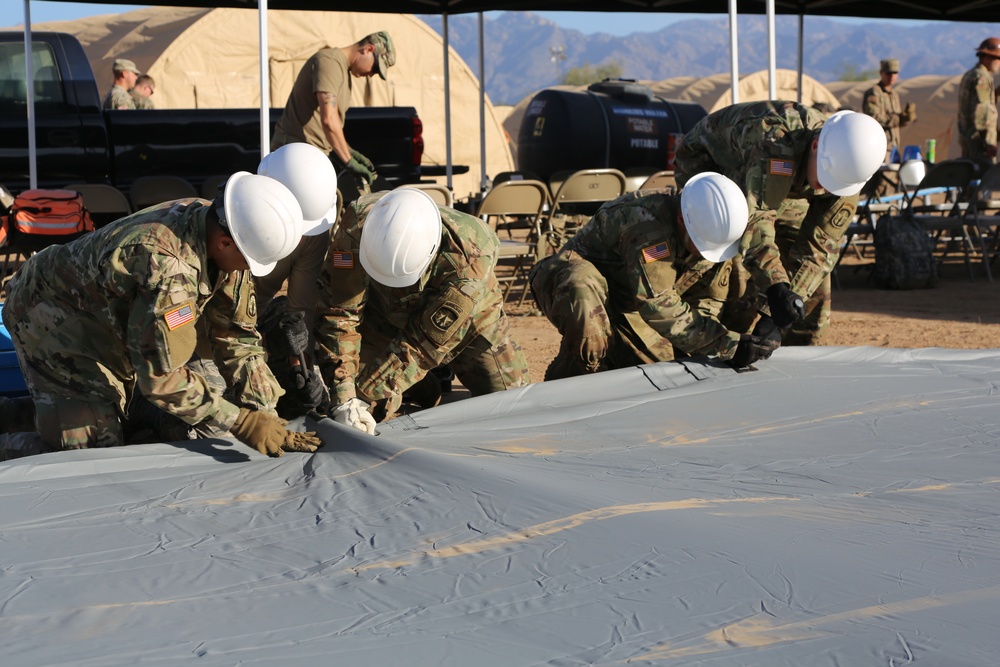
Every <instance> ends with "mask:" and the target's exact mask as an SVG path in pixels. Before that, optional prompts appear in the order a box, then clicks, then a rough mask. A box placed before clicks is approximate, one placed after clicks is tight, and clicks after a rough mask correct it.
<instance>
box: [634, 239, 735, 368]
mask: <svg viewBox="0 0 1000 667" xmlns="http://www.w3.org/2000/svg"><path fill="white" fill-rule="evenodd" d="M627 261H628V264H629V265H630V266H629V267H628V269H629V273H630V274H631V275H632V276H634V280H636V283H637V289H636V292H637V302H638V306H639V307H638V312H639V315H640V317H642V319H643V321H645V322H646V324H648V325H649V326H650V327H652V328H653V330H654V331H656V332H657V333H658V334H660V335H661V336H663V337H664V338H666V339H667V340H669V341H670V344H671V345H673V346H674V347H675V348H677V349H679V350H681V351H683V352H685V353H686V354H710V355H712V354H714V355H716V356H719V357H721V358H723V359H728V358H730V357H732V356H733V354H734V353H735V352H736V344H737V343H739V334H734V333H732V332H730V331H729V330H728V329H726V328H725V327H724V326H722V324H721V323H720V322H719V320H718V318H717V314H718V313H717V312H716V313H715V316H713V315H712V310H711V308H709V309H708V310H704V309H702V308H699V307H694V308H692V307H691V305H689V304H688V303H687V302H686V301H685V300H684V299H683V298H682V295H681V293H680V292H679V291H678V289H677V279H678V276H677V269H676V267H675V266H674V263H673V262H671V261H669V260H668V259H666V260H664V259H661V260H657V261H646V260H645V258H644V257H643V256H642V253H641V251H636V252H635V253H634V255H632V256H630V257H629V258H628V260H627ZM712 273H713V275H714V270H712ZM702 280H706V278H705V277H703V278H702ZM709 280H710V279H709ZM720 307H721V304H720Z"/></svg>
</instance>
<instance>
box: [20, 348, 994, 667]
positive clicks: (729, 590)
mask: <svg viewBox="0 0 1000 667" xmlns="http://www.w3.org/2000/svg"><path fill="white" fill-rule="evenodd" d="M998 383H1000V350H992V351H955V350H884V349H875V348H851V349H837V348H813V349H799V350H794V349H782V350H779V351H778V353H776V354H775V356H774V357H773V358H772V359H771V360H770V361H769V362H766V363H762V364H760V365H759V370H758V371H756V372H749V373H741V374H736V373H735V372H733V371H731V370H729V369H728V368H723V367H718V366H712V365H704V364H699V363H686V364H681V363H671V364H657V365H654V366H644V367H641V368H631V369H625V370H621V371H614V372H610V373H604V374H601V375H599V376H595V377H590V378H579V379H573V380H564V381H559V382H551V383H544V384H536V385H532V386H530V387H527V388H525V389H521V390H513V391H509V392H506V393H503V394H497V395H493V396H487V397H483V398H479V399H471V400H467V401H461V402H458V403H453V404H450V405H445V406H442V407H439V408H435V409H433V410H428V411H424V412H422V413H418V414H416V415H413V416H411V417H410V418H405V419H401V420H397V421H395V422H390V423H389V424H385V425H382V433H381V435H380V436H379V437H369V436H366V435H364V434H361V433H356V432H353V431H348V430H346V429H342V428H341V427H340V426H339V425H336V424H333V423H332V422H328V421H324V422H322V423H321V424H320V425H319V428H320V430H321V431H322V432H323V434H324V436H325V439H326V441H327V442H328V443H329V444H328V445H327V446H326V447H325V448H324V449H323V450H321V451H320V452H319V453H317V454H315V455H302V454H289V455H286V456H285V457H284V458H281V459H266V458H264V457H261V456H260V455H258V454H257V453H256V452H251V451H250V450H249V449H247V448H245V447H243V446H241V445H231V444H229V443H223V442H221V441H220V442H215V443H213V442H207V441H200V442H194V443H187V444H186V445H185V446H180V445H169V444H155V445H140V446H132V447H124V448H118V449H110V450H89V451H80V452H63V453H58V454H50V455H46V456H41V457H36V458H34V459H21V460H19V461H13V462H9V463H4V464H0V655H2V656H3V660H2V662H3V664H4V665H5V666H6V667H11V666H12V665H70V664H72V665H85V666H86V665H93V666H98V665H100V666H101V667H106V666H109V665H136V664H155V665H169V664H181V663H196V664H205V665H236V664H239V665H407V666H410V665H474V666H475V667H485V666H487V665H498V666H505V667H506V666H510V665H540V664H551V665H581V664H608V665H610V664H615V665H620V664H625V663H629V664H651V663H656V664H677V665H681V664H683V665H693V664H697V665H767V666H768V667H773V666H776V665H794V666H796V667H802V666H803V665H809V666H815V665H851V666H857V665H878V666H886V665H906V664H917V665H923V664H927V665H949V666H950V667H956V666H960V665H986V664H995V662H996V659H997V657H996V656H997V655H998V653H1000V636H998V632H997V630H998V625H997V624H998V621H997V618H998V616H997V612H998V609H1000V539H998V538H1000V520H998V514H1000V502H998V501H1000V466H998V443H1000V401H998V398H997V389H998ZM310 425H311V423H310Z"/></svg>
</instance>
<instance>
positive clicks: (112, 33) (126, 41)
mask: <svg viewBox="0 0 1000 667" xmlns="http://www.w3.org/2000/svg"><path fill="white" fill-rule="evenodd" d="M257 16H258V15H257V11H256V10H250V9H226V8H222V9H191V8H181V7H149V8H146V9H140V10H136V11H132V12H127V13H124V14H110V15H105V16H94V17H89V18H84V19H77V20H74V21H54V22H49V23H40V24H37V25H35V26H34V29H36V30H58V31H63V32H68V33H71V34H74V35H76V37H77V38H78V39H79V40H80V42H81V43H82V44H83V46H84V49H85V50H86V52H87V56H88V58H89V59H90V63H91V66H92V67H93V68H94V72H95V73H96V76H97V81H98V86H100V87H101V88H102V90H103V88H105V87H109V86H110V85H111V63H112V61H113V60H114V59H115V58H130V59H132V60H134V61H135V63H136V65H137V66H138V67H139V69H141V70H143V71H144V72H148V73H149V74H150V75H151V76H152V77H153V78H154V79H155V80H156V96H155V97H154V101H155V102H156V105H157V107H158V108H167V109H169V108H250V107H258V106H260V91H259V85H258V81H259V64H258V62H259V60H258V50H259V49H258V46H259V44H258V27H257ZM268 19H269V20H268V41H269V56H268V62H269V71H270V89H271V95H270V98H271V99H270V104H271V106H272V107H284V105H285V100H286V99H287V97H288V93H289V91H290V90H291V85H292V82H293V81H294V78H295V75H296V74H297V73H298V70H299V69H300V68H301V67H302V64H303V63H304V62H305V60H306V59H307V58H309V56H311V55H312V54H313V53H315V52H316V51H317V50H318V49H319V48H321V47H323V46H344V45H347V44H352V43H354V42H355V41H357V40H358V39H359V38H361V37H364V36H365V35H367V34H369V33H372V32H375V31H378V30H387V31H389V33H390V34H391V35H392V36H393V41H394V42H395V45H396V51H397V59H396V65H395V66H394V67H393V68H392V69H391V70H390V71H389V81H382V79H380V78H379V77H372V78H370V79H354V84H355V85H354V99H353V102H352V104H354V105H355V106H361V105H369V106H385V105H398V106H413V107H416V109H417V113H418V114H419V115H420V118H421V120H422V121H423V124H424V141H425V151H424V160H423V163H424V164H425V165H443V164H445V162H446V154H445V117H444V62H443V51H444V48H443V42H442V40H441V37H440V36H439V35H438V34H437V33H436V32H434V31H433V30H432V29H431V28H430V27H429V26H427V24H425V23H424V22H423V21H420V20H419V19H417V18H416V17H414V16H410V15H404V14H369V13H355V12H306V11H278V10H272V11H270V12H268ZM449 53H450V63H451V67H450V70H451V72H450V74H451V82H450V88H451V119H452V122H451V131H452V162H453V164H456V165H468V166H469V172H468V173H467V174H463V175H456V176H454V179H453V184H454V190H455V195H456V197H459V198H461V197H464V196H466V195H468V194H469V193H472V192H478V190H479V183H480V180H481V178H480V156H479V141H478V137H479V88H478V86H479V83H478V80H477V79H476V77H475V75H474V74H473V73H472V71H471V70H470V69H469V67H468V66H467V65H466V64H465V62H463V61H462V59H461V58H460V57H459V56H458V54H457V53H456V52H455V51H454V50H450V52H449ZM472 137H475V138H476V140H475V141H472V140H470V138H472ZM486 156H487V162H486V168H487V173H489V174H490V175H493V174H496V173H498V172H501V171H507V170H510V169H513V165H514V162H513V158H512V157H511V153H510V149H509V147H508V145H507V141H506V139H505V136H504V130H503V126H502V125H501V124H500V121H499V120H498V118H497V116H496V115H495V114H494V112H493V107H492V105H491V104H490V103H489V101H488V100H487V104H486ZM436 180H438V181H441V182H444V181H445V178H444V177H440V178H438V179H436Z"/></svg>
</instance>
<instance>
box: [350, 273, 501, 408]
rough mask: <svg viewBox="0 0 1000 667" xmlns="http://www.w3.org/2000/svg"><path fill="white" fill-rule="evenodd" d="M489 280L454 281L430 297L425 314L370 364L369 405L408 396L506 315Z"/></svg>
mask: <svg viewBox="0 0 1000 667" xmlns="http://www.w3.org/2000/svg"><path fill="white" fill-rule="evenodd" d="M491 292H492V290H491V289H490V286H489V283H488V281H486V280H453V281H448V282H445V283H443V284H441V285H440V286H439V287H437V288H436V289H434V291H433V292H432V293H430V294H428V295H426V297H425V306H424V308H423V311H422V312H420V313H419V314H417V315H416V316H415V317H413V318H412V319H411V320H410V321H409V322H408V323H407V326H406V327H405V328H404V329H402V330H401V331H400V332H399V333H398V334H397V335H396V337H395V338H393V339H392V341H390V343H389V345H388V346H387V347H386V349H384V350H381V351H380V352H379V353H378V354H377V355H375V357H374V358H373V359H372V360H371V361H369V362H367V363H366V365H365V369H364V371H363V372H362V373H361V375H360V376H359V377H358V379H357V383H356V384H357V392H358V394H359V395H361V396H362V397H363V398H365V399H366V400H369V401H377V400H380V399H383V398H389V397H392V396H401V395H402V393H403V392H404V391H405V390H406V389H408V388H409V387H411V386H413V385H414V384H416V383H417V382H419V381H420V380H421V379H422V378H423V377H424V375H426V374H427V372H428V371H429V370H431V369H432V368H434V367H436V366H440V365H441V364H443V363H445V361H446V360H447V359H449V358H450V357H452V356H453V354H454V352H455V349H456V348H457V347H458V346H459V345H460V344H461V343H463V342H464V341H466V340H469V339H470V337H471V336H472V335H474V333H475V332H477V331H480V330H482V329H483V328H484V326H485V325H486V324H489V323H492V322H494V321H496V320H497V319H498V317H499V315H500V312H501V310H500V308H499V307H496V308H494V307H491V305H497V304H496V299H492V298H491Z"/></svg>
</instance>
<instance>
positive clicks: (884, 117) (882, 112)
mask: <svg viewBox="0 0 1000 667" xmlns="http://www.w3.org/2000/svg"><path fill="white" fill-rule="evenodd" d="M879 75H880V76H881V77H882V80H881V81H879V82H878V83H877V84H875V85H874V86H872V87H871V88H869V89H868V90H866V91H865V95H864V98H862V102H861V110H862V111H864V112H865V113H866V114H868V115H869V116H871V117H872V118H874V119H875V120H877V121H878V124H879V125H881V126H882V128H883V129H884V130H885V140H886V162H888V161H889V160H888V158H889V154H891V152H892V149H893V147H895V148H896V149H897V150H900V149H901V147H900V145H899V128H901V127H906V126H907V125H909V124H910V123H912V122H913V121H915V120H916V119H917V105H916V104H914V103H913V102H910V103H909V104H907V105H906V109H903V103H902V101H900V99H899V93H898V92H896V91H895V90H893V88H892V85H893V84H894V83H896V81H897V80H898V79H899V61H898V60H896V59H895V58H887V59H885V60H883V61H882V62H881V63H880V67H879Z"/></svg>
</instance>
